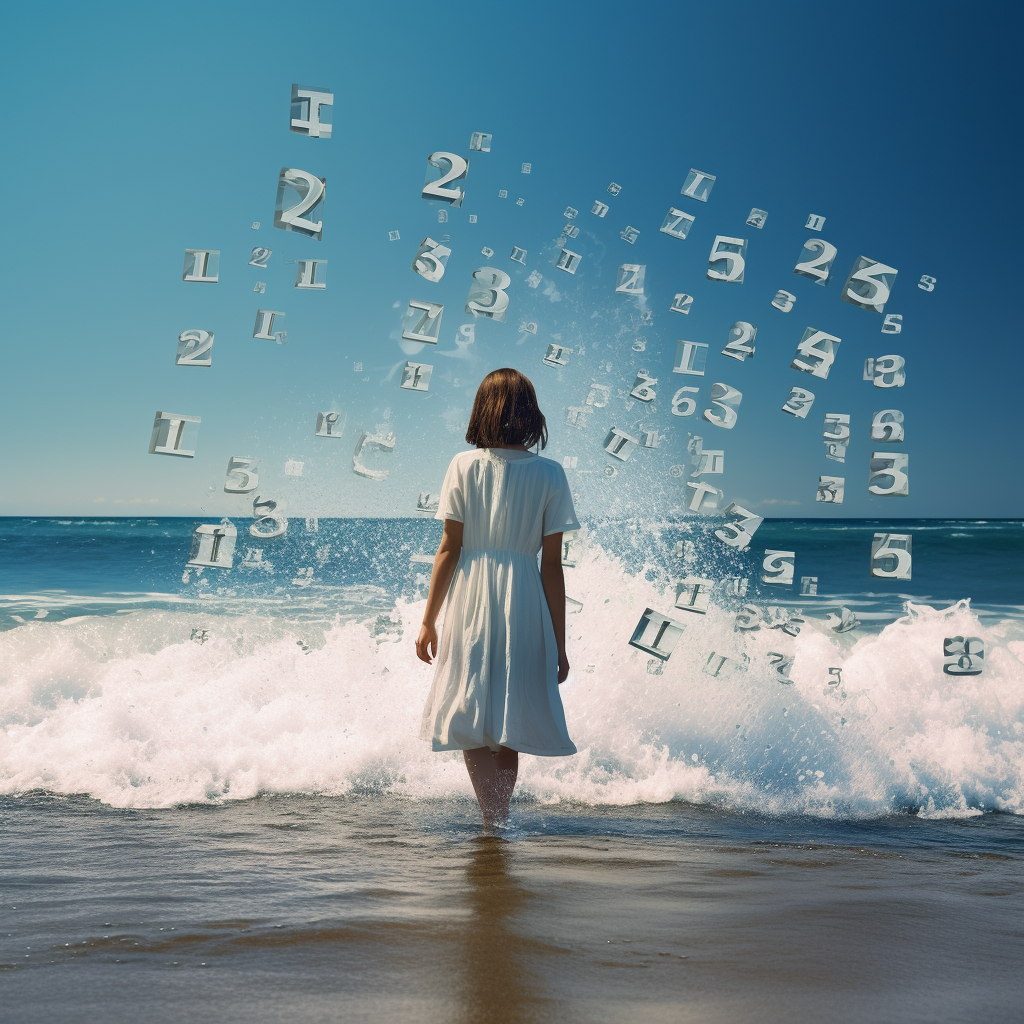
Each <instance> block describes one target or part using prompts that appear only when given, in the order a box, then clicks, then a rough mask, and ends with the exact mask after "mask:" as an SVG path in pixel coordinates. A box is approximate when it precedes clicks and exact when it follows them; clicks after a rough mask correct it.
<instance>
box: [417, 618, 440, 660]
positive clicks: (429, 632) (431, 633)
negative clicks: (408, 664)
mask: <svg viewBox="0 0 1024 1024" xmlns="http://www.w3.org/2000/svg"><path fill="white" fill-rule="evenodd" d="M416 657H417V658H419V659H420V661H425V662H426V663H427V664H428V665H429V664H430V659H431V657H434V658H436V657H437V630H436V629H435V628H434V627H433V626H428V625H427V624H426V623H425V622H424V623H423V625H422V626H420V635H419V636H418V637H417V638H416Z"/></svg>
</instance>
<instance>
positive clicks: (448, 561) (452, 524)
mask: <svg viewBox="0 0 1024 1024" xmlns="http://www.w3.org/2000/svg"><path fill="white" fill-rule="evenodd" d="M462 529H463V527H462V523H460V522H459V521H458V520H457V519H446V520H445V521H444V533H443V534H442V535H441V543H440V544H439V545H438V548H437V554H436V555H435V557H434V571H433V572H432V573H431V574H430V590H429V591H428V593H427V607H426V610H425V611H424V613H423V625H422V626H421V627H420V635H419V637H418V638H417V639H416V657H417V658H419V659H420V661H425V662H426V663H427V664H428V665H429V664H430V659H431V657H435V658H436V657H437V625H436V624H437V616H438V615H439V614H440V612H441V605H442V604H444V599H445V597H447V595H448V588H449V586H451V582H452V577H453V576H454V575H455V567H456V566H457V565H458V564H459V555H460V554H461V552H462ZM428 650H429V653H428Z"/></svg>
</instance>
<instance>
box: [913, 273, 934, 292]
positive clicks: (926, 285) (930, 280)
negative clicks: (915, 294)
mask: <svg viewBox="0 0 1024 1024" xmlns="http://www.w3.org/2000/svg"><path fill="white" fill-rule="evenodd" d="M917 287H918V288H920V289H922V290H923V291H926V292H933V291H935V278H934V277H929V276H928V275H927V274H922V275H921V280H920V281H918V282H917Z"/></svg>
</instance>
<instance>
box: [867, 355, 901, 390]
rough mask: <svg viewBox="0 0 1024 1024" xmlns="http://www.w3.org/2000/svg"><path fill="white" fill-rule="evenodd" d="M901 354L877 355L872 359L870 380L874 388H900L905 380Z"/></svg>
mask: <svg viewBox="0 0 1024 1024" xmlns="http://www.w3.org/2000/svg"><path fill="white" fill-rule="evenodd" d="M906 365H907V361H906V360H905V359H904V358H903V356H879V357H878V358H877V359H874V360H872V364H871V376H870V377H869V378H868V379H869V380H871V381H872V382H873V383H874V385H875V387H876V388H901V387H903V385H904V384H906V382H907V374H906V372H905V367H906Z"/></svg>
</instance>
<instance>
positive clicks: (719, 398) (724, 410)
mask: <svg viewBox="0 0 1024 1024" xmlns="http://www.w3.org/2000/svg"><path fill="white" fill-rule="evenodd" d="M742 400H743V393H742V392H741V391H737V390H736V389H735V388H733V387H730V386H729V385H728V384H717V383H716V384H712V385H711V404H712V405H714V406H716V407H717V408H718V409H720V410H721V415H719V414H718V413H715V412H712V410H711V409H705V410H704V412H703V414H702V415H703V416H704V419H706V420H707V421H708V423H713V424H714V425H715V426H716V427H723V428H724V429H725V430H732V428H733V427H734V426H736V419H737V414H736V407H737V406H738V405H739V404H740V402H741V401H742Z"/></svg>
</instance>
